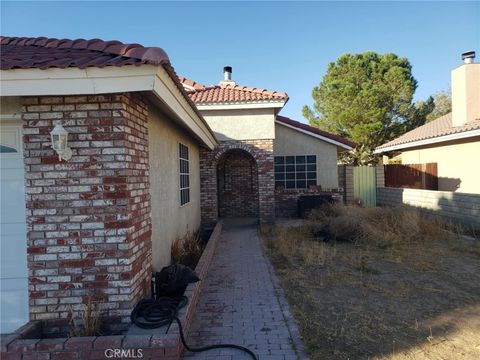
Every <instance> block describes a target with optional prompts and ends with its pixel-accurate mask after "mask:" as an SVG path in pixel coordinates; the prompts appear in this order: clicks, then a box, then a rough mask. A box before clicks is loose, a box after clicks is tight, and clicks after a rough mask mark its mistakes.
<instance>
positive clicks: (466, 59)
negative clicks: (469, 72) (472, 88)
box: [462, 51, 475, 64]
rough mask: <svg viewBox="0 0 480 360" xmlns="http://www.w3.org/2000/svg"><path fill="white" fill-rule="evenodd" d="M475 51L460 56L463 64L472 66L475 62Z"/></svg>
mask: <svg viewBox="0 0 480 360" xmlns="http://www.w3.org/2000/svg"><path fill="white" fill-rule="evenodd" d="M473 59H475V51H467V52H464V53H463V54H462V60H463V62H464V64H473V63H474V62H475V61H474V60H473Z"/></svg>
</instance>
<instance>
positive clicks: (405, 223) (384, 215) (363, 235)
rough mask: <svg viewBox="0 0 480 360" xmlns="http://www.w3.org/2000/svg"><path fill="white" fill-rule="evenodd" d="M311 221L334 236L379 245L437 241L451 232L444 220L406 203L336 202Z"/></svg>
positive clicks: (448, 236) (389, 245)
mask: <svg viewBox="0 0 480 360" xmlns="http://www.w3.org/2000/svg"><path fill="white" fill-rule="evenodd" d="M326 214H327V215H326ZM317 219H318V220H317ZM311 221H313V222H315V221H319V223H320V224H322V226H324V227H325V229H326V231H327V232H328V233H329V234H331V236H332V237H333V238H334V239H336V240H340V241H348V242H355V243H357V242H358V243H363V244H370V245H374V246H377V247H379V248H388V247H391V246H397V245H407V244H410V245H412V244H415V243H418V242H438V241H444V240H447V239H449V238H451V237H452V236H454V235H453V234H452V232H451V231H447V230H448V227H449V225H448V224H445V223H442V222H441V221H439V220H435V219H428V218H426V217H425V216H423V215H421V214H420V213H419V212H418V211H416V210H414V209H409V208H406V207H397V208H388V207H387V208H361V207H358V206H344V205H338V204H337V205H334V206H333V207H332V209H330V210H328V212H327V213H326V212H317V213H315V214H314V217H313V218H312V219H311Z"/></svg>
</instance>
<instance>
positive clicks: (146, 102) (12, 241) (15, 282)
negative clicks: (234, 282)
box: [0, 37, 353, 333]
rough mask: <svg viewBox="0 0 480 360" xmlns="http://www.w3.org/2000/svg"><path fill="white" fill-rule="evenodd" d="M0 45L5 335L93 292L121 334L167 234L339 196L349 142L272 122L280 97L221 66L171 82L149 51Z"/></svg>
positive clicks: (160, 57) (21, 42) (265, 218)
mask: <svg viewBox="0 0 480 360" xmlns="http://www.w3.org/2000/svg"><path fill="white" fill-rule="evenodd" d="M0 43H1V49H0V50H1V79H0V86H1V117H0V126H1V147H0V163H1V173H0V178H1V216H0V219H1V224H0V225H1V272H0V288H1V296H0V298H1V310H2V311H1V320H0V324H1V332H2V333H8V332H12V331H14V330H15V329H16V328H17V327H19V326H21V325H23V324H25V323H26V322H28V321H29V320H45V321H49V322H51V323H53V324H55V323H61V322H62V321H64V320H65V319H66V318H67V317H68V316H69V312H70V309H71V307H73V309H76V308H77V307H78V306H80V304H82V303H83V301H84V299H85V297H87V296H92V295H93V296H95V297H96V299H98V300H100V301H101V302H102V307H103V309H104V311H105V315H106V316H107V317H108V318H110V320H111V321H113V322H115V321H116V322H118V323H119V324H127V323H128V322H129V314H130V311H131V310H132V308H133V307H134V305H135V304H136V302H137V301H138V300H140V299H141V298H143V297H145V296H146V295H147V294H148V292H149V289H150V287H149V281H150V277H151V273H152V271H153V270H159V269H161V268H162V267H163V266H165V265H167V264H168V263H169V262H170V246H171V243H172V242H173V241H174V240H175V238H177V237H180V236H183V235H184V234H185V233H186V232H187V231H195V230H197V229H198V228H199V227H200V226H201V225H203V226H210V225H211V224H213V223H215V222H216V221H217V220H218V218H220V217H228V216H249V217H251V216H253V217H258V218H259V220H260V221H262V222H271V221H274V218H275V212H277V215H278V216H282V215H284V214H285V213H288V212H291V211H292V207H294V206H295V203H294V201H293V200H295V199H296V197H298V196H299V195H300V194H302V193H305V192H312V193H315V192H318V191H319V190H320V189H324V190H325V189H330V188H336V187H338V183H337V175H336V174H337V167H336V156H337V152H338V151H342V150H348V149H351V147H352V146H353V144H351V143H350V142H348V141H347V140H345V139H342V138H340V137H338V136H335V135H331V134H328V133H325V132H322V131H319V130H317V129H314V128H311V127H309V126H307V125H304V124H301V123H299V122H296V121H294V120H291V119H288V118H285V117H282V116H279V115H278V113H279V111H280V110H281V109H282V108H283V106H284V105H285V103H286V102H287V100H288V96H287V95H286V94H284V93H279V92H272V91H267V90H260V89H255V88H245V87H240V86H238V85H236V84H235V83H234V82H233V81H232V80H231V78H230V75H229V74H230V73H231V69H228V68H227V69H226V71H225V74H226V75H225V79H224V80H223V81H222V82H221V83H220V84H219V85H215V86H203V85H201V84H197V83H195V82H193V81H190V80H187V79H185V78H179V77H178V76H177V74H176V73H175V71H174V69H173V67H172V66H171V64H170V61H169V58H168V56H167V54H166V53H165V52H164V51H163V50H162V49H160V48H154V47H151V48H146V47H143V46H141V45H138V44H122V43H120V42H118V41H102V40H99V39H93V40H83V39H78V40H68V39H64V40H58V39H49V38H12V37H1V38H0ZM292 199H293V200H292ZM287 200H288V201H287ZM285 204H286V205H285Z"/></svg>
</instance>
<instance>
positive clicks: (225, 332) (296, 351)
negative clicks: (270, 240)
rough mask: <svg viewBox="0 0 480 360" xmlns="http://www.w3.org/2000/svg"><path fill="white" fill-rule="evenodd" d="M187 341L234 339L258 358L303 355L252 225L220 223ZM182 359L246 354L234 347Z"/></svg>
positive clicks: (206, 342) (198, 343)
mask: <svg viewBox="0 0 480 360" xmlns="http://www.w3.org/2000/svg"><path fill="white" fill-rule="evenodd" d="M188 343H189V344H190V345H191V346H204V345H211V344H215V343H234V344H239V345H243V346H246V347H248V348H250V349H251V350H253V351H254V352H255V353H256V354H257V356H258V357H259V359H260V360H263V359H268V360H274V359H283V360H286V359H304V358H306V356H305V355H304V352H303V345H302V343H301V340H300V335H299V332H298V329H297V326H296V325H295V324H294V322H293V318H292V316H291V314H290V312H289V310H288V304H287V302H286V299H285V297H284V294H283V290H282V289H281V288H280V286H279V284H278V279H277V277H276V276H275V274H274V273H273V270H272V267H271V265H270V262H269V261H268V260H267V259H266V258H265V257H264V255H263V251H262V248H261V244H260V240H259V238H258V236H257V229H256V225H255V224H253V223H252V222H251V221H250V222H247V221H245V220H236V221H234V220H230V221H228V222H227V223H225V225H224V227H223V231H222V235H221V238H220V240H219V243H218V247H217V250H216V253H215V257H214V259H213V262H212V265H211V267H210V270H209V273H208V276H207V279H206V280H205V284H204V288H203V291H202V295H201V297H200V300H199V303H198V306H197V311H196V314H195V317H194V319H193V323H192V326H191V328H190V332H189V337H188ZM184 358H187V359H212V360H213V359H219V360H233V359H250V357H249V356H248V355H244V353H242V352H240V351H238V350H235V349H221V350H217V349H215V350H210V351H207V352H203V353H197V354H192V353H189V352H185V353H184Z"/></svg>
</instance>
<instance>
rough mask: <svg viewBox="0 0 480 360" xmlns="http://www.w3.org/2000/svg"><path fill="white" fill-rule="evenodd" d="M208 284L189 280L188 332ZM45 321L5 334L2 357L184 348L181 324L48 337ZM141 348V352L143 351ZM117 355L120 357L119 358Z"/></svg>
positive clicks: (210, 250) (203, 262) (211, 245)
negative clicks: (151, 330)
mask: <svg viewBox="0 0 480 360" xmlns="http://www.w3.org/2000/svg"><path fill="white" fill-rule="evenodd" d="M221 231H222V226H221V224H217V225H216V226H215V228H214V230H213V232H212V234H211V236H210V239H209V240H208V242H207V246H206V247H205V250H204V251H203V253H202V256H201V258H200V260H199V261H198V264H197V266H196V268H195V272H196V273H197V274H198V276H199V277H200V278H201V279H204V278H205V277H206V276H207V273H208V270H209V267H210V265H211V263H212V259H213V256H214V254H215V251H216V248H217V244H218V242H219V240H220V234H221ZM203 286H204V282H203V281H199V282H196V283H193V284H189V285H188V286H187V289H186V291H185V295H186V296H187V297H188V299H189V301H188V304H187V305H186V306H185V307H183V308H182V309H181V310H180V311H179V313H178V318H179V319H180V321H181V323H182V326H183V329H184V331H185V332H188V329H189V328H190V324H191V323H192V321H193V317H194V314H195V310H196V307H197V303H198V300H199V298H200V293H201V291H202V288H203ZM43 335H44V332H43V329H42V324H41V322H38V321H33V322H30V323H28V324H27V325H25V326H23V327H22V328H20V329H18V330H17V331H16V332H15V333H13V334H9V335H6V336H2V338H1V349H0V358H1V359H15V360H27V359H29V360H32V359H77V360H83V359H92V360H93V359H99V360H103V359H108V358H115V356H113V355H114V354H113V353H112V351H113V350H114V349H123V350H124V351H125V353H124V355H123V356H121V358H122V359H126V358H132V359H133V358H137V359H138V358H142V359H151V360H178V359H180V357H181V354H182V351H183V344H182V342H181V339H180V332H179V330H178V327H177V326H172V327H171V328H170V330H169V332H168V334H164V333H161V334H153V335H152V334H148V333H146V334H143V335H108V336H85V337H70V338H66V337H64V338H44V336H43ZM139 349H141V353H140V352H139ZM119 357H120V356H117V357H116V358H119Z"/></svg>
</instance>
